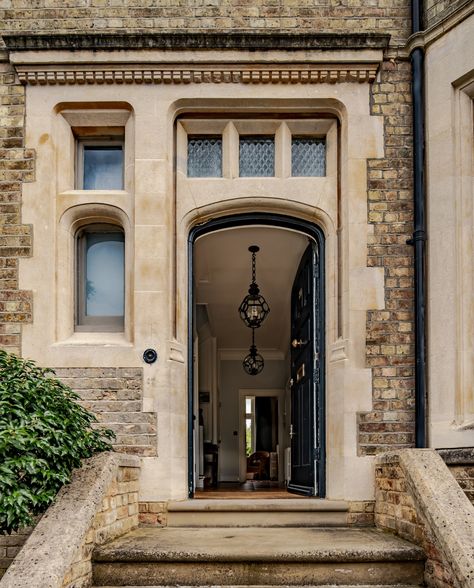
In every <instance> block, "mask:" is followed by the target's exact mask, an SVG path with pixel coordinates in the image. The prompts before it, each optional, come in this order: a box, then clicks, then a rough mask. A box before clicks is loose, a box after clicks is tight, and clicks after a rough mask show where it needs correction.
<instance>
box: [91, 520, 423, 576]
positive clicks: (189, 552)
mask: <svg viewBox="0 0 474 588" xmlns="http://www.w3.org/2000/svg"><path fill="white" fill-rule="evenodd" d="M93 559H94V565H93V577H94V583H95V585H96V586H173V585H174V586H226V587H227V586H260V585H266V586H267V585H270V586H271V585H273V586H275V585H278V586H309V585H311V586H325V585H331V584H332V585H339V586H364V585H370V586H376V585H383V586H394V585H409V586H419V585H422V583H423V571H424V555H423V552H422V550H421V549H420V548H418V547H416V546H414V545H412V544H410V543H408V542H407V541H404V540H402V539H399V538H398V537H395V536H392V535H389V534H386V533H383V532H381V531H378V530H375V529H354V528H342V529H341V528H339V529H338V528H320V527H319V528H314V527H309V528H308V527H305V528H286V529H284V530H282V531H281V532H280V533H279V532H278V531H275V529H272V528H260V527H258V528H251V527H246V528H245V527H244V528H232V529H223V528H170V527H165V528H147V529H145V528H141V529H137V530H135V531H132V532H131V533H129V534H127V535H125V536H124V537H121V538H119V539H116V540H115V541H112V542H111V543H108V544H107V545H103V546H101V547H98V548H96V550H95V551H94V555H93Z"/></svg>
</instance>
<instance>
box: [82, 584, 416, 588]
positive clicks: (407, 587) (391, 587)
mask: <svg viewBox="0 0 474 588" xmlns="http://www.w3.org/2000/svg"><path fill="white" fill-rule="evenodd" d="M414 586H415V585H414V584H370V585H369V584H364V585H362V584H358V585H355V584H353V585H352V586H349V585H346V586H345V588H413V587H414ZM92 588H119V587H118V586H92ZM120 588H136V586H120ZM140 588H176V586H158V585H156V584H155V585H153V586H141V587H140ZM179 588H195V587H194V586H179ZM201 588H220V586H202V587H201ZM226 588H303V586H302V585H300V586H290V585H288V584H286V585H281V584H280V585H279V586H276V585H274V584H272V585H271V586H270V585H268V584H266V585H264V584H258V585H255V584H254V585H252V586H242V585H240V586H236V585H232V586H231V585H229V586H226ZM304 588H307V587H306V586H305V587H304ZM318 588H337V586H336V585H335V584H325V585H324V586H323V585H321V586H318Z"/></svg>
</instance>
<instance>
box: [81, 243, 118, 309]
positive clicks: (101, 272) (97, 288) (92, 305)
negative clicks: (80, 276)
mask: <svg viewBox="0 0 474 588" xmlns="http://www.w3.org/2000/svg"><path fill="white" fill-rule="evenodd" d="M124 259H125V248H124V236H123V233H87V236H86V258H85V262H86V268H85V270H86V271H85V276H86V283H85V289H86V292H85V314H86V316H123V314H124V283H125V282H124V277H125V272H124V268H125V263H124Z"/></svg>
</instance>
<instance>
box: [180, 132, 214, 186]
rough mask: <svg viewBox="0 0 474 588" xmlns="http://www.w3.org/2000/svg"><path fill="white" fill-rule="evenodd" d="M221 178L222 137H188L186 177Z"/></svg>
mask: <svg viewBox="0 0 474 588" xmlns="http://www.w3.org/2000/svg"><path fill="white" fill-rule="evenodd" d="M221 176H222V137H212V136H207V135H203V136H189V137H188V177H190V178H212V177H217V178H220V177H221Z"/></svg>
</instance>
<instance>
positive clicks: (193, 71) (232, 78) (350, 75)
mask: <svg viewBox="0 0 474 588" xmlns="http://www.w3.org/2000/svg"><path fill="white" fill-rule="evenodd" d="M377 67H378V64H377V63H363V64H357V63H355V64H354V63H349V64H342V65H341V64H330V65H329V64H324V65H319V64H311V65H307V66H292V65H287V66H283V67H282V66H280V67H276V66H264V65H262V66H259V65H258V64H252V66H251V67H248V68H246V67H245V66H244V67H242V66H241V67H238V66H236V65H235V64H232V66H230V67H226V66H220V65H219V66H216V67H213V68H212V69H211V68H204V67H202V66H201V67H195V68H189V67H188V68H183V67H179V66H177V67H170V66H169V65H167V66H166V67H160V66H156V65H154V66H152V67H150V66H148V67H146V68H141V67H135V68H130V66H120V65H118V64H117V65H116V66H115V67H114V68H113V69H106V68H105V67H104V66H102V67H101V66H100V65H96V66H94V65H88V66H83V67H80V66H76V67H67V66H62V67H61V66H44V65H43V66H41V65H38V66H31V65H29V66H22V65H17V67H16V69H17V72H18V77H19V79H20V82H21V83H22V84H31V85H69V84H192V83H194V84H239V83H241V84H321V83H329V84H335V83H340V82H346V83H347V82H352V83H367V82H369V83H370V82H373V81H374V79H375V75H376V73H377Z"/></svg>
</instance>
